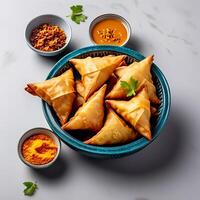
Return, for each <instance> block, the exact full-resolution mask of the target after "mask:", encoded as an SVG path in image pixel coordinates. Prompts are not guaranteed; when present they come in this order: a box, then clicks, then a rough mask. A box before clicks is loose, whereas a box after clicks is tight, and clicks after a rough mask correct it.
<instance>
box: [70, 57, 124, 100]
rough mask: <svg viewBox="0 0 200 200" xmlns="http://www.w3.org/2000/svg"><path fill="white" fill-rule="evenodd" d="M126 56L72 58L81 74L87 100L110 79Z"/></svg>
mask: <svg viewBox="0 0 200 200" xmlns="http://www.w3.org/2000/svg"><path fill="white" fill-rule="evenodd" d="M125 57H126V56H124V55H120V56H104V57H95V58H91V57H87V58H84V59H71V60H70V62H71V63H72V64H73V65H74V66H75V68H76V69H77V71H78V72H79V73H80V75H81V81H82V84H83V86H84V96H83V97H84V99H85V100H87V99H88V98H89V97H90V96H91V95H92V94H93V93H94V92H95V91H96V90H98V89H99V88H100V87H101V86H102V85H103V84H104V83H105V82H106V81H107V80H108V78H109V77H110V75H111V74H112V73H113V71H114V70H115V69H116V68H117V67H118V66H120V64H121V63H122V61H124V59H125Z"/></svg>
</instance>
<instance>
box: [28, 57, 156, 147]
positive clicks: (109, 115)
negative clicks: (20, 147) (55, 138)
mask: <svg viewBox="0 0 200 200" xmlns="http://www.w3.org/2000/svg"><path fill="white" fill-rule="evenodd" d="M125 58H126V56H124V55H120V56H104V57H95V58H91V57H87V58H84V59H71V60H70V62H71V63H72V64H73V65H74V67H75V68H76V70H77V71H78V72H79V73H80V75H81V80H76V81H75V82H74V77H73V72H72V69H69V70H67V71H66V72H65V73H63V74H62V75H61V76H59V77H55V78H52V79H50V80H47V81H44V82H42V83H36V84H28V85H27V87H26V90H27V91H28V92H29V93H31V94H33V95H37V96H39V97H41V98H42V99H43V100H45V101H46V102H47V103H48V104H49V105H51V106H52V107H53V109H54V110H55V112H56V114H57V116H58V117H59V119H60V122H61V125H62V128H63V129H64V130H89V131H92V132H94V133H95V134H96V135H94V136H93V137H92V138H90V139H89V140H87V141H85V142H84V143H86V144H90V145H100V146H102V145H116V144H122V143H127V142H130V141H132V140H134V139H135V138H136V137H137V136H138V134H140V135H141V136H144V137H145V138H147V139H148V140H150V139H151V138H152V136H151V127H150V117H151V110H152V112H154V113H155V110H156V109H155V108H154V107H151V106H150V102H152V103H155V104H158V103H159V99H158V97H157V95H156V88H155V86H154V85H153V81H152V76H151V65H152V62H153V56H148V57H147V58H146V59H144V60H142V61H140V62H134V63H132V64H131V65H129V66H125ZM122 65H123V66H122ZM130 78H132V79H134V80H137V83H138V87H137V88H136V91H135V92H136V96H132V97H131V98H128V97H127V91H126V89H125V88H123V87H122V86H121V81H126V82H127V83H128V82H129V81H130ZM105 83H107V84H108V87H107V85H106V84H105ZM106 93H107V95H106ZM75 94H76V95H75ZM105 96H106V98H107V100H106V104H107V111H106V112H104V110H105ZM72 106H73V110H74V111H75V114H74V116H73V117H72V118H71V119H70V120H69V121H68V122H67V120H68V117H69V115H70V113H71V110H72ZM105 113H106V114H105Z"/></svg>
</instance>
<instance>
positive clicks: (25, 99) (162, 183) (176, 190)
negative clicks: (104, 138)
mask: <svg viewBox="0 0 200 200" xmlns="http://www.w3.org/2000/svg"><path fill="white" fill-rule="evenodd" d="M76 3H81V4H83V5H84V8H85V12H86V14H87V15H88V16H89V18H88V20H87V22H86V23H82V24H81V25H76V24H74V23H73V22H71V21H69V23H70V24H71V26H72V29H73V39H72V41H71V44H70V47H69V49H68V51H71V50H74V49H77V48H80V47H83V46H87V45H90V44H91V43H90V41H89V36H88V26H89V23H90V22H91V20H92V19H93V18H94V17H96V16H97V15H99V14H102V13H108V12H112V13H118V14H121V15H122V16H124V17H125V18H127V19H128V20H129V22H130V24H131V26H132V28H133V34H132V38H131V41H130V43H129V47H131V48H133V49H134V50H137V51H140V52H141V53H142V54H144V55H148V54H151V53H154V54H155V59H156V60H155V63H156V64H158V66H160V68H161V70H162V71H163V72H164V74H165V75H166V77H167V79H168V81H169V84H170V87H171V93H172V108H171V113H170V118H169V121H168V123H167V125H166V127H165V129H164V130H163V133H162V134H161V136H160V137H159V138H158V139H157V140H156V141H155V142H154V143H153V144H151V145H150V146H148V147H147V148H146V149H144V150H143V151H141V152H139V153H137V154H135V155H133V156H130V157H127V158H123V159H119V160H107V161H103V160H94V159H89V158H86V157H83V156H80V155H79V154H78V153H76V152H74V151H73V150H71V149H69V148H68V147H67V146H65V145H63V146H62V154H61V156H60V159H59V161H58V163H57V164H56V165H55V166H54V167H53V168H51V169H49V170H48V171H45V172H41V171H40V172H39V171H35V170H32V169H30V168H28V167H26V166H25V165H24V164H23V163H21V161H20V160H19V159H18V156H17V151H16V148H17V142H18V139H19V138H20V136H21V135H22V133H23V132H25V131H26V130H27V129H30V128H33V127H37V126H44V127H48V125H47V123H46V121H45V119H44V116H43V113H42V109H41V103H40V101H39V100H38V99H35V98H33V97H32V96H30V95H28V94H26V93H25V92H24V90H23V88H24V86H25V84H26V83H28V82H31V81H40V80H43V79H44V78H45V77H46V76H47V74H48V72H49V70H50V69H51V68H52V66H53V65H54V64H55V62H56V61H57V60H58V59H59V58H53V59H52V58H44V57H40V56H38V55H36V54H35V53H34V52H32V51H31V50H30V49H29V48H28V47H27V46H26V44H25V40H24V29H25V26H26V24H27V23H28V21H29V20H31V19H32V18H33V17H35V16H37V15H40V14H43V13H54V14H59V15H60V16H63V17H65V16H66V15H67V14H68V12H69V6H70V5H72V4H76ZM199 7H200V1H198V0H190V1H186V0H171V1H169V0H163V1H159V0H148V1H147V0H146V1H145V0H132V1H131V0H123V1H121V0H112V1H111V0H101V1H100V0H90V1H89V0H85V1H72V0H71V1H70V0H28V1H27V0H6V1H2V2H1V6H0V25H1V30H0V36H1V37H0V38H1V45H0V94H1V100H0V136H1V138H0V156H1V157H0V158H1V161H0V163H1V164H0V178H1V181H0V199H1V200H7V199H12V200H14V199H16V200H21V199H26V198H27V197H24V196H23V192H22V191H23V185H22V182H23V181H27V180H30V181H37V183H38V185H39V190H38V191H37V193H36V194H35V195H34V196H33V197H32V199H40V200H44V199H48V200H51V199H52V200H53V199H60V200H61V199H69V200H77V199H84V200H88V199H95V200H102V199H104V200H112V199H113V200H116V199H127V200H161V199H162V200H169V199H170V200H178V199H180V200H188V199H199V186H200V173H199V169H200V159H199V155H200V131H199V125H200V123H199V117H200V105H199V101H200V100H199V99H200V90H199V80H200V78H199V73H200V65H199V58H200V55H199V51H200V42H199V35H200V23H199V18H200V14H199Z"/></svg>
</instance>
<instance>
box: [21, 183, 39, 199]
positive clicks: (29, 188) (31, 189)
mask: <svg viewBox="0 0 200 200" xmlns="http://www.w3.org/2000/svg"><path fill="white" fill-rule="evenodd" d="M23 184H24V186H25V187H26V188H25V189H24V195H27V196H32V195H33V194H34V193H35V190H36V189H38V186H37V184H36V183H33V182H24V183H23Z"/></svg>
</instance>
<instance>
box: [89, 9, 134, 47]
mask: <svg viewBox="0 0 200 200" xmlns="http://www.w3.org/2000/svg"><path fill="white" fill-rule="evenodd" d="M105 19H119V20H121V22H122V23H123V25H124V26H125V28H126V31H127V39H126V41H125V42H124V43H123V44H121V45H118V46H125V45H126V44H127V42H128V41H129V39H130V36H131V32H132V30H131V26H130V24H129V22H128V21H127V20H126V19H125V18H124V17H122V16H120V15H117V14H112V13H108V14H103V15H100V16H98V17H96V18H95V19H94V20H93V21H92V22H91V23H90V27H89V35H90V40H91V42H92V43H93V44H95V45H98V44H97V43H96V42H95V41H94V40H93V37H92V30H93V28H94V26H95V25H96V24H97V23H99V22H101V21H103V20H105Z"/></svg>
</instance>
